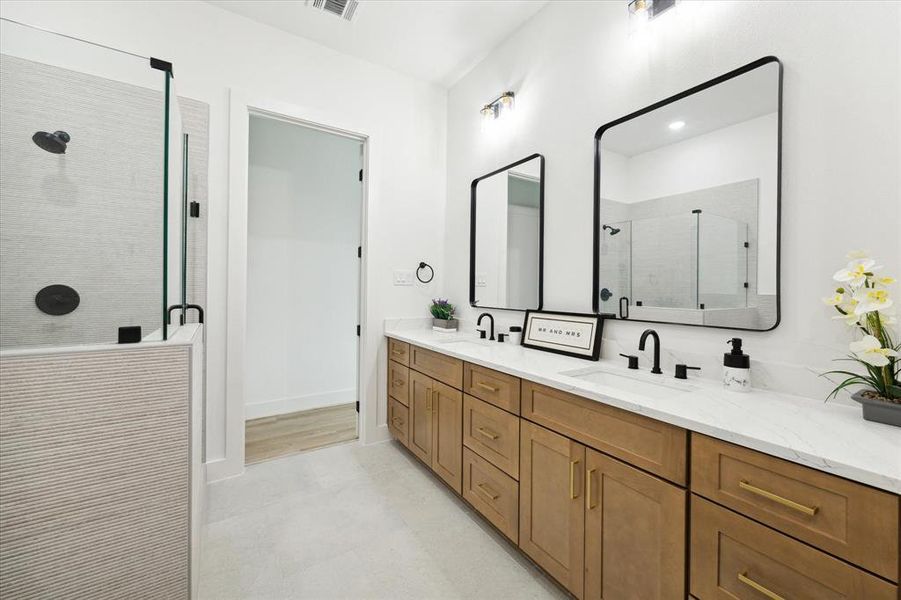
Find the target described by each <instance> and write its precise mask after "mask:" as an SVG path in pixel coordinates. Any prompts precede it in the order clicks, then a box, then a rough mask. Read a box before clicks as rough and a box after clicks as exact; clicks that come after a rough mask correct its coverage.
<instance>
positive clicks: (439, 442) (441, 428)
mask: <svg viewBox="0 0 901 600" xmlns="http://www.w3.org/2000/svg"><path fill="white" fill-rule="evenodd" d="M431 384H432V415H433V416H432V470H433V471H435V473H437V474H438V476H439V477H441V479H443V480H444V481H446V482H447V484H448V485H449V486H451V487H452V488H453V489H454V491H456V492H457V493H458V494H459V493H461V492H462V485H463V392H461V391H460V390H455V389H454V388H452V387H450V386H449V385H445V384H443V383H441V382H439V381H435V380H432V381H431Z"/></svg>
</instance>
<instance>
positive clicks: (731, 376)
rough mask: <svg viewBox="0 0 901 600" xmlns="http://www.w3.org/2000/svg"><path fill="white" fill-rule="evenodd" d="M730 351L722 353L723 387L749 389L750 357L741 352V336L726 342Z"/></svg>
mask: <svg viewBox="0 0 901 600" xmlns="http://www.w3.org/2000/svg"><path fill="white" fill-rule="evenodd" d="M726 343H727V344H732V351H731V352H726V353H725V354H723V387H724V388H726V389H727V390H730V391H733V392H750V391H751V357H750V356H748V355H747V354H745V353H744V352H742V350H741V338H732V339H731V340H728V341H727V342H726Z"/></svg>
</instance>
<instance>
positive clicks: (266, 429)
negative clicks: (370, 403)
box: [244, 403, 357, 465]
mask: <svg viewBox="0 0 901 600" xmlns="http://www.w3.org/2000/svg"><path fill="white" fill-rule="evenodd" d="M356 438H357V411H356V408H355V406H354V404H353V403H351V404H341V405H339V406H328V407H325V408H315V409H313V410H303V411H299V412H293V413H288V414H284V415H275V416H272V417H262V418H259V419H252V420H250V421H247V423H246V424H245V432H244V444H245V447H244V462H245V464H248V465H250V464H254V463H258V462H262V461H264V460H271V459H273V458H279V457H282V456H290V455H291V454H297V453H298V452H303V451H305V450H312V449H313V448H322V447H324V446H331V445H332V444H339V443H341V442H346V441H349V440H354V439H356Z"/></svg>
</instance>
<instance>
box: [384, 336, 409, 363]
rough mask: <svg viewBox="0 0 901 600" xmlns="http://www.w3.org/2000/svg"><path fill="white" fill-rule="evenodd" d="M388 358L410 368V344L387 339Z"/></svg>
mask: <svg viewBox="0 0 901 600" xmlns="http://www.w3.org/2000/svg"><path fill="white" fill-rule="evenodd" d="M388 358H390V359H391V360H393V361H397V362H399V363H400V364H402V365H407V366H410V344H408V343H407V342H399V341H397V340H395V339H392V338H388Z"/></svg>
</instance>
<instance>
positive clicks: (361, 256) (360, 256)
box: [357, 246, 363, 258]
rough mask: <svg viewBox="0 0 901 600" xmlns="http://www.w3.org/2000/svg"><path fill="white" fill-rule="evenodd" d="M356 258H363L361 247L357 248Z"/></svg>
mask: <svg viewBox="0 0 901 600" xmlns="http://www.w3.org/2000/svg"><path fill="white" fill-rule="evenodd" d="M357 258H363V246H357Z"/></svg>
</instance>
